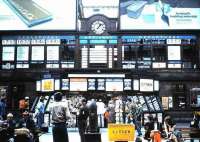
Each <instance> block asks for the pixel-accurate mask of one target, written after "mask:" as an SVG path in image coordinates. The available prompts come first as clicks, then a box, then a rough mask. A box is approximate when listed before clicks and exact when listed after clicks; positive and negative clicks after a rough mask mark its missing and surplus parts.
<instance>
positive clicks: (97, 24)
mask: <svg viewBox="0 0 200 142" xmlns="http://www.w3.org/2000/svg"><path fill="white" fill-rule="evenodd" d="M91 30H92V31H93V32H94V33H95V34H97V35H101V34H103V33H104V32H105V31H106V24H105V23H104V22H103V21H101V20H96V21H94V22H93V23H92V24H91Z"/></svg>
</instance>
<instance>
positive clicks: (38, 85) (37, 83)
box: [36, 81, 41, 91]
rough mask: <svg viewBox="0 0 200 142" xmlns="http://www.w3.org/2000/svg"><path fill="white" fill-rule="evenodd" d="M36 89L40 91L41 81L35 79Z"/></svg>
mask: <svg viewBox="0 0 200 142" xmlns="http://www.w3.org/2000/svg"><path fill="white" fill-rule="evenodd" d="M36 91H41V81H36Z"/></svg>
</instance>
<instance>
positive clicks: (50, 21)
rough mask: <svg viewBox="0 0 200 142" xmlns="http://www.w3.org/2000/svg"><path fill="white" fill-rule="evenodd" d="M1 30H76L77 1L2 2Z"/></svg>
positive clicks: (0, 5)
mask: <svg viewBox="0 0 200 142" xmlns="http://www.w3.org/2000/svg"><path fill="white" fill-rule="evenodd" d="M0 11H1V12H0V30H75V29H76V0H56V1H53V0H0Z"/></svg>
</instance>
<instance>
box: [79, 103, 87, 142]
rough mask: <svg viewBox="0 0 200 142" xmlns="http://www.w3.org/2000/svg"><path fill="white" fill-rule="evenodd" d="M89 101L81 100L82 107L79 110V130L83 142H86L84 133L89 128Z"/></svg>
mask: <svg viewBox="0 0 200 142" xmlns="http://www.w3.org/2000/svg"><path fill="white" fill-rule="evenodd" d="M86 104H87V101H86V99H82V100H81V106H80V109H79V114H78V128H79V134H80V138H81V142H85V140H84V133H85V131H86V128H87V119H88V116H89V110H88V108H87V106H86Z"/></svg>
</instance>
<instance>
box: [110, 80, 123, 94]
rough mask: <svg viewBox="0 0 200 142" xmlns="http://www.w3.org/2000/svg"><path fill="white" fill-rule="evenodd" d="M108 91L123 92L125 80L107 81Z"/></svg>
mask: <svg viewBox="0 0 200 142" xmlns="http://www.w3.org/2000/svg"><path fill="white" fill-rule="evenodd" d="M106 91H123V80H122V79H106Z"/></svg>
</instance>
